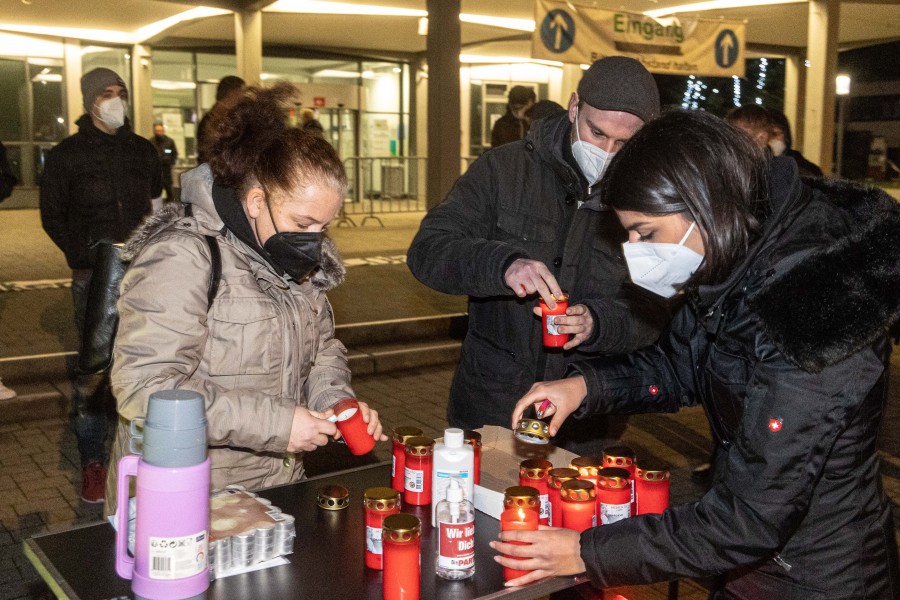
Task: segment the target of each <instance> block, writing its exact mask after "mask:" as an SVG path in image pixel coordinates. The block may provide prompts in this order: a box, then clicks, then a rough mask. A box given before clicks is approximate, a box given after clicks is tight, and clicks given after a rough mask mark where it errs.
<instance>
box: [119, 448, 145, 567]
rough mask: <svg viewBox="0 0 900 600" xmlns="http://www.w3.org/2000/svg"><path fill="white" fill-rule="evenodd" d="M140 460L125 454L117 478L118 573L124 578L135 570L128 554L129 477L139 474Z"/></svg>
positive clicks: (135, 456) (137, 457)
mask: <svg viewBox="0 0 900 600" xmlns="http://www.w3.org/2000/svg"><path fill="white" fill-rule="evenodd" d="M140 460H141V457H140V456H137V455H135V454H127V455H125V456H123V457H122V459H121V460H119V473H118V477H117V479H116V506H117V507H118V508H117V510H116V573H118V574H119V577H121V578H123V579H131V576H132V573H133V572H134V558H132V557H131V556H128V478H129V477H136V476H137V469H138V462H139V461H140Z"/></svg>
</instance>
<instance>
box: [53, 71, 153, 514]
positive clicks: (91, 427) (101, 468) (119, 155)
mask: <svg viewBox="0 0 900 600" xmlns="http://www.w3.org/2000/svg"><path fill="white" fill-rule="evenodd" d="M81 93H82V99H83V102H84V110H85V114H84V115H82V116H81V117H80V118H79V119H78V121H77V125H78V133H76V134H75V135H72V136H70V137H68V138H66V139H65V140H63V141H62V142H60V143H59V144H58V145H57V146H56V147H54V148H53V149H52V150H50V152H49V153H48V154H47V161H46V164H45V166H44V173H43V176H42V177H41V191H40V210H41V222H42V224H43V226H44V231H46V232H47V235H49V236H50V238H51V239H52V240H53V242H54V243H55V244H56V245H57V246H58V247H59V249H60V250H62V252H63V254H65V256H66V262H68V264H69V267H71V269H72V302H73V305H74V312H75V327H76V330H77V331H78V336H79V338H80V337H81V333H82V331H83V329H84V314H85V308H86V305H87V292H88V285H89V282H90V279H91V269H92V268H93V261H94V256H93V250H92V245H93V244H94V242H97V241H100V240H104V239H106V240H113V241H116V242H124V241H125V239H126V238H127V237H128V236H129V235H130V234H131V232H132V231H134V229H135V228H136V227H137V226H138V224H140V222H141V221H142V220H143V219H144V217H146V216H147V215H148V214H150V212H151V206H152V200H153V199H155V198H159V196H160V194H161V193H162V168H161V167H160V164H159V158H158V157H157V155H156V149H155V148H154V147H153V144H151V143H150V142H149V141H147V140H145V139H144V138H142V137H140V136H139V135H137V134H135V133H134V132H133V131H132V130H131V124H130V123H129V120H128V117H126V116H125V115H126V113H127V110H128V89H127V88H126V86H125V82H124V81H122V78H121V77H119V76H118V75H117V74H116V73H115V72H114V71H111V70H110V69H105V68H98V69H94V70H93V71H90V72H89V73H87V74H85V75H84V76H83V77H82V78H81ZM73 373H74V368H73ZM112 404H113V402H112V398H111V396H110V394H109V382H108V376H107V375H106V374H100V375H83V374H73V391H72V423H73V427H74V429H75V436H76V437H77V438H78V451H79V453H80V454H81V463H82V486H81V498H82V500H84V501H85V502H102V501H103V486H104V482H105V480H106V461H107V457H108V452H107V449H106V439H107V437H108V434H109V430H110V427H109V423H108V420H109V416H108V415H109V412H110V411H111V410H112Z"/></svg>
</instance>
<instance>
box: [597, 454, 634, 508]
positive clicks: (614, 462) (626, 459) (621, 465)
mask: <svg viewBox="0 0 900 600" xmlns="http://www.w3.org/2000/svg"><path fill="white" fill-rule="evenodd" d="M636 463H637V460H636V458H635V453H634V450H632V449H631V448H629V447H628V446H611V447H609V448H604V449H603V467H604V468H607V467H611V468H617V469H625V470H627V471H628V479H629V481H630V482H631V514H636V513H637V504H636V499H635V496H636V493H635V488H634V468H635V464H636Z"/></svg>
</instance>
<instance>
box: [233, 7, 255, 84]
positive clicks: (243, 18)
mask: <svg viewBox="0 0 900 600" xmlns="http://www.w3.org/2000/svg"><path fill="white" fill-rule="evenodd" d="M234 42H235V54H236V57H237V74H238V76H239V77H240V78H241V79H243V80H244V81H246V82H247V85H257V84H259V83H261V82H262V79H261V77H260V76H261V75H262V11H259V10H239V11H236V12H235V13H234Z"/></svg>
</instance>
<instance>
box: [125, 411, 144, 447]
mask: <svg viewBox="0 0 900 600" xmlns="http://www.w3.org/2000/svg"><path fill="white" fill-rule="evenodd" d="M144 420H145V419H144V417H135V418H133V419H132V420H131V422H130V423H129V424H128V432H129V433H130V434H131V439H130V440H128V451H129V452H131V453H132V454H141V451H140V450H138V449H137V446H136V445H135V442H140V443H141V445H143V443H144V434H143V428H144ZM138 423H140V424H141V431H138V428H137V427H138Z"/></svg>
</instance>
